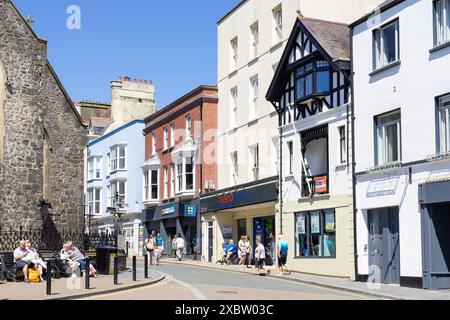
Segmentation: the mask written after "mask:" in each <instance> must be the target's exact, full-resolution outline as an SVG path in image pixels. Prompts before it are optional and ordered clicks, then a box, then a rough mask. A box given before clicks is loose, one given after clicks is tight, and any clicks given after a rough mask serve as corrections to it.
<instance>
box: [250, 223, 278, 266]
mask: <svg viewBox="0 0 450 320" xmlns="http://www.w3.org/2000/svg"><path fill="white" fill-rule="evenodd" d="M256 239H260V240H261V243H262V244H263V245H264V247H265V248H266V264H267V265H269V266H271V265H273V263H274V258H275V257H276V254H275V250H276V249H275V246H276V245H275V243H276V240H275V216H269V217H257V218H254V219H253V248H255V247H256Z"/></svg>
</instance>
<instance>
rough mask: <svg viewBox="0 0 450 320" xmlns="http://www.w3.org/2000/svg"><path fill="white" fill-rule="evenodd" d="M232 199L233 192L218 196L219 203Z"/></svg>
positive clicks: (228, 201) (229, 201) (231, 200)
mask: <svg viewBox="0 0 450 320" xmlns="http://www.w3.org/2000/svg"><path fill="white" fill-rule="evenodd" d="M233 201H234V195H233V194H227V195H225V196H220V197H219V203H220V204H226V203H231V202H233Z"/></svg>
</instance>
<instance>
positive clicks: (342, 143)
mask: <svg viewBox="0 0 450 320" xmlns="http://www.w3.org/2000/svg"><path fill="white" fill-rule="evenodd" d="M338 132H339V161H340V163H346V162H347V138H346V131H345V126H341V127H339V128H338Z"/></svg>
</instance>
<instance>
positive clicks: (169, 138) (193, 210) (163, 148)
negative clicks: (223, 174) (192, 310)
mask: <svg viewBox="0 0 450 320" xmlns="http://www.w3.org/2000/svg"><path fill="white" fill-rule="evenodd" d="M217 102H218V95H217V88H216V87H211V86H200V87H198V88H196V89H194V90H193V91H191V92H189V93H188V94H186V95H185V96H183V97H181V98H180V99H178V100H176V101H174V102H173V103H171V104H170V105H168V106H167V107H165V108H163V109H161V110H160V111H158V112H156V113H155V114H153V115H152V116H150V117H148V118H146V119H145V130H144V134H145V160H146V161H145V163H144V165H143V167H142V170H143V181H144V184H143V185H144V190H143V201H142V202H143V204H144V208H145V214H144V222H145V224H146V226H147V231H148V232H149V233H152V232H153V233H156V232H160V233H161V235H162V236H163V237H164V238H165V239H166V240H165V243H166V245H165V250H166V252H167V253H168V252H169V250H170V242H169V241H170V239H171V238H172V237H173V236H174V235H175V234H179V233H181V234H182V235H183V238H185V240H186V243H187V247H188V252H189V251H190V250H191V245H192V242H195V241H197V216H198V215H197V213H198V210H199V203H198V198H199V195H200V194H202V193H206V192H211V191H214V190H215V188H216V186H217V164H216V161H215V157H216V129H217Z"/></svg>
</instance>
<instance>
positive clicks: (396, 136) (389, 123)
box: [375, 110, 401, 165]
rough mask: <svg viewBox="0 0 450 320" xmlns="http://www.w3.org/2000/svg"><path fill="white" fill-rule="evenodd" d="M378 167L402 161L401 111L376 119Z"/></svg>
mask: <svg viewBox="0 0 450 320" xmlns="http://www.w3.org/2000/svg"><path fill="white" fill-rule="evenodd" d="M375 123H376V135H377V136H376V147H377V165H383V164H388V163H393V162H399V161H401V115H400V110H398V111H394V112H390V113H388V114H385V115H381V116H378V117H376V118H375Z"/></svg>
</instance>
